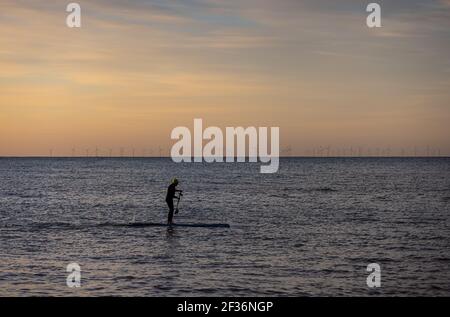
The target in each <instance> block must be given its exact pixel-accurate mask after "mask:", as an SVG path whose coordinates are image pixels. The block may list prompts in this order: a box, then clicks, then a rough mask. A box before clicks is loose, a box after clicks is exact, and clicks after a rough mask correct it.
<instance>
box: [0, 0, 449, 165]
mask: <svg viewBox="0 0 450 317" xmlns="http://www.w3.org/2000/svg"><path fill="white" fill-rule="evenodd" d="M370 2H371V1H356V0H342V1H323V0H306V1H301V0H277V1H275V0H271V1H269V0H183V1H181V0H172V1H169V0H166V1H161V0H160V1H151V0H130V1H119V0H90V1H81V0H80V1H78V3H79V4H80V5H81V9H82V27H81V28H68V27H67V26H66V23H65V21H66V17H67V14H68V13H66V11H65V9H66V6H67V4H69V3H70V1H62V0H58V1H57V0H55V1H42V0H41V1H37V0H14V1H13V0H0V156H34V155H38V156H39V155H49V153H51V154H52V155H55V156H65V155H71V154H75V155H85V153H86V151H87V150H89V151H90V153H93V151H94V150H95V148H98V149H99V151H100V153H103V154H104V153H106V151H108V152H109V149H111V151H112V152H113V153H116V154H117V153H119V152H118V151H119V149H122V151H123V152H124V153H131V149H135V151H136V155H138V154H146V155H149V154H150V153H154V154H156V152H157V151H158V149H159V148H160V147H161V148H162V149H163V151H165V152H168V151H169V150H168V149H170V147H171V145H172V144H174V143H175V141H174V140H171V139H170V132H171V131H172V129H173V128H175V127H177V126H187V127H192V126H193V119H194V118H201V119H203V121H204V123H203V124H204V126H219V127H222V128H224V127H227V126H232V127H236V126H244V127H248V126H255V127H260V126H265V127H273V126H276V127H280V142H281V147H282V151H283V148H284V149H286V148H290V149H292V150H291V152H289V154H291V155H303V154H305V153H312V152H311V149H317V148H319V147H327V146H329V147H331V148H335V149H343V148H350V147H362V148H363V149H378V148H381V149H386V148H391V149H396V151H400V149H406V150H408V149H409V150H411V149H412V148H413V147H417V148H420V149H425V148H426V147H429V148H431V149H433V150H436V151H437V149H440V151H441V152H440V153H441V154H443V155H450V124H449V122H450V1H449V0H422V1H417V0H390V1H378V3H379V4H380V5H381V9H382V15H381V17H382V27H381V28H372V29H371V28H368V27H367V25H366V17H367V14H368V13H366V10H365V9H366V6H367V4H369V3H370ZM285 151H286V150H285ZM282 153H283V152H282ZM436 153H437V152H436Z"/></svg>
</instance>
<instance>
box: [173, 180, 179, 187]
mask: <svg viewBox="0 0 450 317" xmlns="http://www.w3.org/2000/svg"><path fill="white" fill-rule="evenodd" d="M172 184H174V185H175V186H177V185H178V179H176V178H174V179H172Z"/></svg>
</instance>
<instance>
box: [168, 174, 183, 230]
mask: <svg viewBox="0 0 450 317" xmlns="http://www.w3.org/2000/svg"><path fill="white" fill-rule="evenodd" d="M177 185H178V179H176V178H174V179H173V180H172V184H170V185H169V188H167V196H166V202H167V205H168V206H169V217H168V219H167V224H169V225H171V224H172V223H173V222H172V219H173V212H174V205H173V199H174V198H177V199H180V197H177V196H176V195H175V193H180V196H181V195H182V192H183V191H182V190H178V189H176V187H177Z"/></svg>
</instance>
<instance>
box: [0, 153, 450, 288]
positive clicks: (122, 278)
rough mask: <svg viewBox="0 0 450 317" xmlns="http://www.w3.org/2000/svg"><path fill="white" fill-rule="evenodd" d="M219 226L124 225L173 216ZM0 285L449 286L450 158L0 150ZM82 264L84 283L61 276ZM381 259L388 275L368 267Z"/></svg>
mask: <svg viewBox="0 0 450 317" xmlns="http://www.w3.org/2000/svg"><path fill="white" fill-rule="evenodd" d="M174 175H176V176H177V177H178V178H179V179H180V180H181V185H180V186H181V188H182V189H184V190H185V193H186V194H185V196H184V197H183V201H182V202H181V204H180V214H178V215H176V218H175V220H176V221H178V222H183V223H230V224H231V229H224V228H183V227H175V228H167V227H129V226H125V224H127V223H128V222H130V221H132V220H133V219H135V221H136V222H161V223H164V222H165V221H166V219H167V206H166V204H165V201H164V195H165V190H166V186H167V183H168V181H169V180H170V179H171V178H172V177H173V176H174ZM0 179H1V181H0V258H1V261H0V295H20V296H25V295H57V296H61V295H63V296H68V295H80V296H82V295H140V296H188V295H191V296H198V295H204V296H211V295H225V296H226V295H228V296H252V295H253V296H261V295H275V296H277V295H292V296H302V295H368V294H371V295H372V294H380V295H447V296H448V295H450V293H449V288H448V285H450V273H449V270H448V267H449V262H450V254H449V248H448V246H449V245H450V237H449V235H448V224H449V210H450V208H449V202H450V201H449V199H448V197H450V160H449V159H445V158H442V159H437V158H436V159H420V158H416V159H400V158H398V159H383V158H376V159H362V158H361V159H350V158H342V159H282V160H281V166H280V172H279V173H278V174H273V175H262V174H260V173H259V165H258V164H256V165H252V164H213V165H207V164H174V163H172V162H171V161H170V160H169V159H125V158H123V159H101V158H98V159H95V158H90V159H87V158H82V159H56V158H55V159H0ZM72 262H76V263H79V264H80V266H81V269H82V287H81V288H80V289H69V288H68V287H67V286H66V277H67V272H66V271H65V269H66V266H67V264H69V263H72ZM373 262H376V263H379V264H380V265H381V269H382V287H381V288H380V289H377V290H369V289H368V288H367V286H366V277H367V272H366V267H367V265H368V264H369V263H373Z"/></svg>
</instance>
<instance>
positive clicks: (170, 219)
mask: <svg viewBox="0 0 450 317" xmlns="http://www.w3.org/2000/svg"><path fill="white" fill-rule="evenodd" d="M167 205H168V206H169V216H168V218H167V223H168V224H169V225H170V224H172V219H173V211H174V208H173V200H169V201H167Z"/></svg>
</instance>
